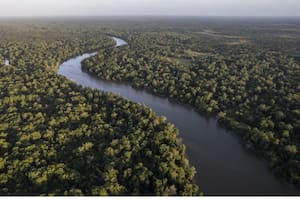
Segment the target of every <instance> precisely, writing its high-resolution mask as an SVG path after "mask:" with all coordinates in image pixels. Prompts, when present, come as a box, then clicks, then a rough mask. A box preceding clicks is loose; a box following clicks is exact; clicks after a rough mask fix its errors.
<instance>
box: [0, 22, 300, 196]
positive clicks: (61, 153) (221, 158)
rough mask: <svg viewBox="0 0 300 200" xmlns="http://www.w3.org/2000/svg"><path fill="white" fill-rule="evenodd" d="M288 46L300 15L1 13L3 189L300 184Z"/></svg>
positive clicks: (297, 106) (92, 192) (292, 54)
mask: <svg viewBox="0 0 300 200" xmlns="http://www.w3.org/2000/svg"><path fill="white" fill-rule="evenodd" d="M299 47H300V21H299V18H263V19H260V18H242V19H237V18H217V17H216V18H209V17H207V18H205V17H204V18H203V17H202V18H200V17H165V18H164V17H153V18H150V17H143V18H134V17H128V18H117V17H116V18H101V17H82V18H32V19H31V18H28V19H1V20H0V195H5V196H6V195H47V196H48V195H55V196H61V195H66V196H79V195H88V196H99V195H100V196H107V195H126V196H128V195H180V196H182V195H184V196H198V195H240V194H242V195H249V194H250V195H257V194H261V195H299V194H300V85H299V82H300V49H299ZM247 180H248V182H247Z"/></svg>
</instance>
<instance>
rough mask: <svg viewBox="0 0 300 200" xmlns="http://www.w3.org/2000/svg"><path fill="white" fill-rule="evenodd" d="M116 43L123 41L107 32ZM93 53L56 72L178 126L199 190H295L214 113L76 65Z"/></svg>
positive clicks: (230, 192)
mask: <svg viewBox="0 0 300 200" xmlns="http://www.w3.org/2000/svg"><path fill="white" fill-rule="evenodd" d="M113 39H114V40H115V41H116V47H119V46H122V45H126V44H127V43H126V42H125V41H124V40H122V39H120V38H116V37H113ZM96 54H97V52H95V53H87V54H83V55H81V56H78V57H75V58H73V59H70V60H68V61H66V62H64V63H63V64H61V66H60V67H59V71H58V73H59V74H60V75H63V76H65V77H67V78H68V79H70V80H73V81H76V82H77V83H78V84H80V85H83V86H87V87H91V88H97V89H99V90H101V91H108V92H113V93H116V94H120V95H121V96H123V97H125V98H127V99H129V100H131V101H134V102H138V103H142V104H145V105H147V106H148V107H150V108H151V109H152V110H154V111H155V112H156V113H157V114H158V115H163V116H166V117H167V119H168V121H169V122H171V123H173V124H175V125H176V127H177V128H179V130H180V137H181V138H182V139H183V143H184V144H185V145H186V151H187V156H188V159H189V160H190V163H191V164H192V165H193V166H195V167H196V170H197V175H196V177H195V181H196V183H197V184H198V185H199V186H200V190H201V191H203V192H204V195H299V194H300V191H299V190H297V189H296V188H295V187H293V186H291V185H288V184H283V183H280V182H279V180H277V179H276V178H275V177H274V176H273V175H272V174H271V172H270V171H269V170H268V168H267V164H266V163H265V162H264V161H261V160H259V159H258V158H257V157H256V156H255V155H254V154H253V153H251V152H249V151H248V150H246V149H245V148H244V147H243V146H242V145H241V143H240V140H239V138H238V137H237V136H236V135H234V134H233V133H231V132H228V131H225V130H224V129H222V128H219V127H218V126H217V122H216V120H215V119H214V118H209V119H208V118H205V117H203V116H201V115H200V114H198V113H197V112H196V111H194V110H193V109H191V108H190V107H189V106H184V105H181V104H177V103H172V102H170V101H168V99H167V98H161V97H157V96H155V95H152V94H150V93H148V92H145V91H140V90H136V89H133V88H132V87H131V86H129V85H126V84H119V83H112V82H107V81H103V80H100V79H97V78H95V77H93V76H91V75H89V74H87V73H85V72H83V71H82V70H81V61H82V60H83V59H86V58H88V57H90V56H93V55H96Z"/></svg>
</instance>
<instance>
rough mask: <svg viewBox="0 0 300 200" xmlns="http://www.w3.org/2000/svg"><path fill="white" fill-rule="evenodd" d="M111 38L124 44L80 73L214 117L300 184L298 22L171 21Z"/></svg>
mask: <svg viewBox="0 0 300 200" xmlns="http://www.w3.org/2000/svg"><path fill="white" fill-rule="evenodd" d="M111 34H116V35H118V34H119V35H120V36H121V37H123V38H125V39H126V40H127V41H128V43H129V45H128V46H125V47H122V48H118V49H106V50H101V51H99V54H98V55H96V56H94V57H92V58H90V59H87V60H85V61H84V63H83V66H84V69H85V70H86V71H87V72H89V73H91V74H94V75H96V76H98V77H99V78H101V79H105V80H111V81H120V82H129V83H131V84H132V85H133V86H134V87H135V88H138V89H139V88H141V89H147V90H148V91H151V92H153V93H154V94H157V95H162V96H167V97H169V98H171V99H175V100H177V101H179V102H183V103H187V104H189V105H192V106H193V107H194V108H196V109H197V110H198V111H199V112H201V113H204V114H207V115H213V116H217V117H218V120H219V123H220V124H221V125H223V126H225V127H226V128H229V129H232V130H234V131H235V132H236V133H239V135H240V136H241V137H242V139H243V141H244V142H245V144H246V146H247V147H248V148H251V149H253V150H255V151H256V152H257V154H258V155H260V156H262V157H263V158H265V159H267V160H268V161H269V165H270V168H271V169H272V171H273V172H274V173H275V174H276V175H279V176H281V177H284V178H285V179H286V180H288V181H289V182H291V183H294V184H296V185H298V186H300V174H299V173H300V163H299V158H300V157H299V156H300V152H299V148H300V147H299V144H300V135H299V133H300V110H299V108H300V85H299V81H300V65H299V46H300V24H299V22H298V21H293V20H292V19H290V21H289V20H287V21H285V20H277V21H276V20H271V19H269V20H261V21H256V20H250V19H248V20H244V21H243V20H241V21H239V20H235V21H234V20H233V21H232V20H231V21H230V20H220V21H215V20H211V21H209V22H205V21H204V22H203V21H201V20H200V22H199V21H197V20H194V21H193V20H190V21H187V20H186V21H184V20H183V21H180V20H178V21H175V20H174V21H172V20H171V21H167V22H166V21H162V22H160V23H159V22H152V23H150V25H149V22H148V23H145V24H139V23H135V24H133V25H128V24H127V27H126V26H120V27H119V29H116V30H115V29H112V30H111Z"/></svg>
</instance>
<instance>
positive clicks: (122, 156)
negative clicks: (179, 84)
mask: <svg viewBox="0 0 300 200" xmlns="http://www.w3.org/2000/svg"><path fill="white" fill-rule="evenodd" d="M0 27H1V28H0V55H1V57H2V58H4V57H5V58H9V60H10V65H4V63H3V62H2V63H1V65H0V88H1V89H0V96H1V98H0V194H1V195H20V194H26V195H29V194H33V195H138V194H144V195H145V194H150V195H196V194H198V189H197V186H196V185H194V184H193V183H192V180H193V177H194V175H195V169H194V168H193V167H191V166H190V165H189V162H188V160H187V159H186V158H185V147H184V145H183V144H181V143H180V141H179V137H178V130H177V129H176V128H175V127H174V126H173V125H171V124H169V123H167V122H166V119H165V118H159V117H157V116H156V115H155V113H153V111H151V110H150V109H149V108H146V107H145V106H143V105H140V104H136V103H132V102H129V101H128V100H125V99H123V98H122V97H119V96H116V95H113V94H110V93H102V92H99V91H96V90H92V89H89V88H82V87H81V86H77V85H76V84H75V83H73V82H71V81H68V80H67V79H66V78H63V77H61V76H59V75H57V73H56V70H57V67H58V65H59V63H62V62H63V61H64V60H66V59H68V58H70V57H73V56H75V55H79V54H81V53H83V52H88V51H93V50H95V49H104V48H108V47H111V46H113V45H114V41H113V40H112V39H110V38H109V37H108V36H106V35H104V34H103V32H102V31H101V30H102V27H100V26H95V25H94V24H93V25H89V24H86V23H72V22H61V21H58V22H49V21H34V22H32V21H23V22H14V21H9V22H6V21H5V22H1V23H0ZM3 60H4V59H3Z"/></svg>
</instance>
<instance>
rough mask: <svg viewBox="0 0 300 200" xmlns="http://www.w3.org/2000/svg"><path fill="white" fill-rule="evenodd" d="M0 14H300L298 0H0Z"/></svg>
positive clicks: (299, 0)
mask: <svg viewBox="0 0 300 200" xmlns="http://www.w3.org/2000/svg"><path fill="white" fill-rule="evenodd" d="M0 8H1V11H0V16H70V15H71V16H77V15H79V16H82V15H92V16H95V15H199V16H227V15H229V16H299V15H300V0H0Z"/></svg>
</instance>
